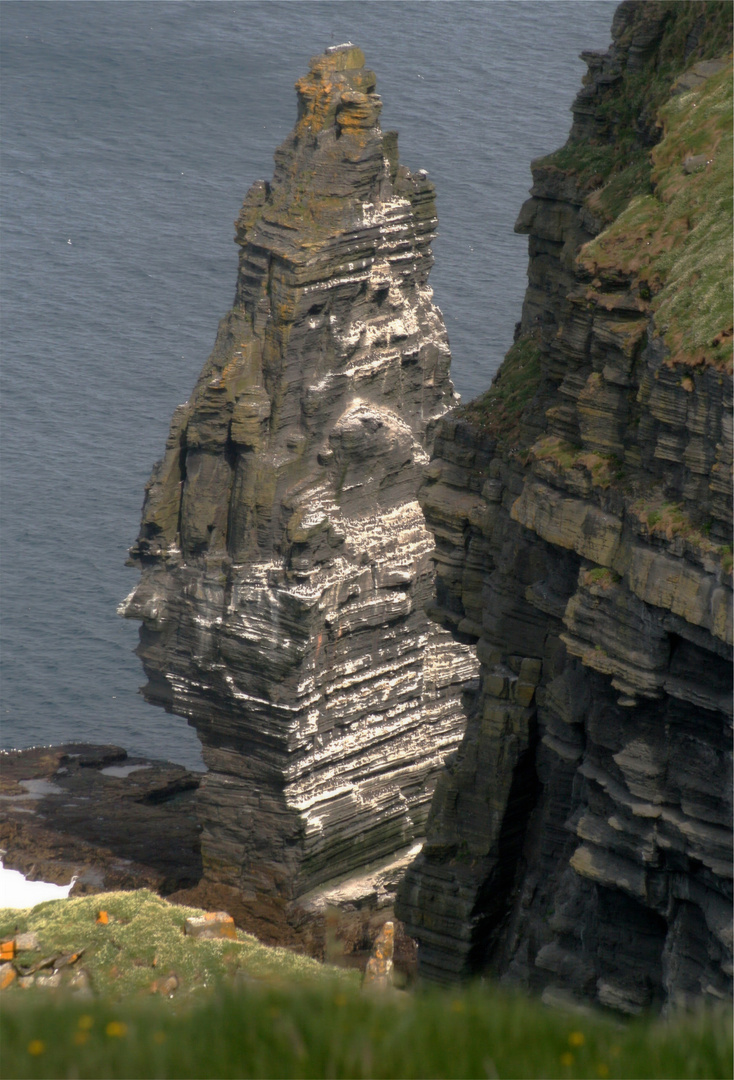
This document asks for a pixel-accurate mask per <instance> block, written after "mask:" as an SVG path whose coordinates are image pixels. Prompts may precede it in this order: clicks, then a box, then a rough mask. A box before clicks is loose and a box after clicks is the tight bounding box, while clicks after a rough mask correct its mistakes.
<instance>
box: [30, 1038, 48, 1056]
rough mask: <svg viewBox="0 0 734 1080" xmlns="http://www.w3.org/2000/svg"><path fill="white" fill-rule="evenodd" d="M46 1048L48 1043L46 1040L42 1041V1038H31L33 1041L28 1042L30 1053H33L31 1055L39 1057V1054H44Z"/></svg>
mask: <svg viewBox="0 0 734 1080" xmlns="http://www.w3.org/2000/svg"><path fill="white" fill-rule="evenodd" d="M45 1049H46V1044H45V1042H42V1040H41V1039H31V1041H30V1042H29V1043H28V1053H29V1054H30V1055H31V1057H38V1055H39V1054H42V1053H43V1051H44V1050H45Z"/></svg>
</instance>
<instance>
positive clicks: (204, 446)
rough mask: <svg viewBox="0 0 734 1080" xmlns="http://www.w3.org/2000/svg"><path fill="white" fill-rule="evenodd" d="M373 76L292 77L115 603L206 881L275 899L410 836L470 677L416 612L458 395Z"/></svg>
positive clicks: (424, 598) (451, 742)
mask: <svg viewBox="0 0 734 1080" xmlns="http://www.w3.org/2000/svg"><path fill="white" fill-rule="evenodd" d="M375 83H376V79H375V75H374V73H373V72H372V71H370V70H369V69H368V68H366V67H365V61H364V55H363V53H362V52H361V50H360V49H358V48H356V47H355V46H354V45H352V44H346V45H339V46H337V47H334V48H330V49H327V51H326V53H325V54H323V55H321V56H318V57H316V58H315V59H313V60H312V61H311V65H310V70H309V73H308V74H307V75H306V76H305V77H303V78H302V79H300V80H299V81H298V82H297V84H296V89H297V93H298V119H297V123H296V126H295V129H294V130H293V132H292V133H291V134H290V135H289V136H288V138H287V139H286V140H285V142H284V143H283V145H282V146H281V147H280V148H279V149H278V150H277V152H276V154H275V175H274V177H273V179H272V181H270V182H269V183H265V182H262V181H259V182H257V183H255V184H254V185H253V187H252V188H251V189H250V191H249V193H248V194H247V197H246V198H245V201H244V205H243V207H242V210H241V212H240V215H239V217H238V219H237V221H236V242H237V243H238V245H239V247H240V256H239V272H238V276H237V289H236V295H235V301H234V306H233V307H232V309H231V311H229V313H228V314H227V315H226V316H225V317H224V319H223V320H222V321H221V323H220V325H219V330H218V333H217V337H216V342H215V345H214V350H213V352H212V354H211V356H210V358H209V360H208V361H207V363H206V364H205V366H204V369H203V371H202V373H201V376H200V378H199V381H198V383H197V384H196V387H195V389H194V391H193V393H192V395H191V398H190V400H189V401H188V402H186V403H185V404H184V405H181V406H180V407H179V408H178V409H177V410H176V412H175V414H174V417H173V421H172V424H171V431H170V436H169V439H168V442H167V444H166V451H165V456H164V458H163V459H162V461H161V462H159V463H158V464H157V465H156V466H155V469H154V471H153V475H152V477H151V479H150V481H149V483H148V485H147V488H146V497H145V504H144V508H143V515H142V527H141V531H140V536H139V538H138V540H137V541H136V543H135V545H134V546H133V548H132V549H131V558H132V560H133V561H134V562H135V563H136V564H138V565H139V566H140V569H141V580H140V583H139V585H138V586H137V588H136V589H135V590H134V592H133V593H132V594H131V595H130V596H129V597H128V599H127V600H126V601H125V602H124V604H123V605H122V606H121V612H122V614H124V615H125V616H127V617H130V618H135V619H140V620H141V622H142V626H141V630H140V646H139V649H138V654H139V656H140V657H141V659H142V661H143V665H144V668H145V672H146V675H147V677H148V679H149V682H148V684H147V686H146V687H145V688H144V694H145V697H146V698H147V700H148V701H151V702H153V703H156V704H159V705H162V706H164V707H165V708H166V709H168V710H170V711H173V712H176V713H179V714H181V715H182V716H185V717H187V718H188V720H189V722H190V723H191V724H192V725H194V727H195V728H196V731H197V733H198V735H199V738H200V739H201V743H202V749H203V756H204V761H205V763H206V765H207V767H208V770H209V771H208V773H207V774H206V776H205V777H204V779H203V782H202V784H201V788H200V791H199V795H198V813H199V818H200V822H201V825H202V829H203V831H202V854H203V863H204V874H205V878H206V880H207V881H208V882H212V883H221V884H224V885H227V886H233V887H235V888H236V889H237V890H239V891H240V893H241V894H242V895H243V896H246V897H250V898H254V899H257V898H258V897H271V898H278V901H279V902H282V903H283V904H288V903H291V902H293V901H294V900H297V899H298V898H299V897H303V896H304V894H306V893H307V892H309V891H312V890H315V889H318V888H324V887H326V886H327V885H328V884H329V883H333V882H335V881H336V880H337V879H338V880H341V881H343V880H344V879H349V878H350V876H354V875H364V874H366V873H368V872H369V871H374V870H375V869H376V868H379V867H380V865H382V864H387V863H391V864H394V863H395V861H396V860H398V861H399V859H400V857H401V856H405V855H407V852H408V851H409V850H410V849H411V848H414V847H415V844H416V842H420V839H421V838H422V836H423V834H424V831H425V821H426V816H427V812H428V806H429V802H430V799H431V796H432V793H433V790H434V787H435V783H436V779H437V775H438V772H439V770H440V768H441V766H442V763H443V761H444V759H445V757H446V756H447V754H448V753H449V752H450V751H452V750H454V749H455V748H456V746H457V744H458V742H459V741H460V738H461V735H462V733H463V729H464V725H465V715H464V712H463V709H462V696H461V695H462V688H463V687H464V686H465V684H467V682H469V681H470V680H471V679H472V678H473V676H474V675H475V665H476V661H475V659H474V656H473V653H472V652H471V651H470V649H469V648H468V646H467V645H465V644H461V643H458V642H456V641H455V640H454V639H453V637H452V635H451V634H450V633H448V632H447V631H446V630H445V629H443V628H441V627H439V626H438V625H437V624H435V623H432V622H430V621H429V620H428V618H427V616H426V613H425V608H426V605H427V604H428V602H429V600H430V599H431V598H432V595H433V591H434V569H433V564H432V561H431V559H430V554H431V551H432V548H433V538H432V536H431V534H430V533H429V532H428V531H427V529H426V526H425V521H424V517H423V512H422V510H421V508H420V506H419V504H418V502H417V497H416V496H417V490H418V486H419V483H420V478H421V473H422V469H423V468H424V466H425V464H426V462H427V461H428V451H429V450H430V444H431V438H432V432H433V429H434V427H435V422H436V421H437V419H438V418H439V417H441V416H442V415H443V414H444V413H445V412H446V411H447V410H448V409H449V408H450V407H452V406H453V405H454V404H455V403H456V400H457V396H456V395H455V393H454V391H453V387H452V384H451V381H450V378H449V363H450V354H449V345H448V340H447V335H446V329H445V326H444V323H443V320H442V317H441V314H440V312H439V310H438V309H437V308H436V307H435V306H434V304H433V303H432V292H431V289H430V287H429V285H428V275H429V271H430V268H431V265H432V261H433V260H432V254H431V248H430V244H431V240H432V238H433V236H434V234H435V229H436V225H437V220H436V209H435V191H434V187H433V185H432V183H431V182H430V181H429V179H428V178H427V175H426V173H425V172H422V171H420V172H417V173H414V174H411V173H410V172H409V171H408V169H407V168H406V167H405V166H404V165H401V164H400V163H399V160H398V149H397V134H396V133H395V132H382V131H381V130H380V127H379V122H378V119H379V114H380V109H381V102H380V98H379V97H378V95H377V94H376V93H375Z"/></svg>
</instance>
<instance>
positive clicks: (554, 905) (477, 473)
mask: <svg viewBox="0 0 734 1080" xmlns="http://www.w3.org/2000/svg"><path fill="white" fill-rule="evenodd" d="M727 23H728V16H727V15H726V12H725V11H724V5H721V8H720V9H719V6H718V5H707V6H702V5H695V4H691V5H686V4H680V5H666V4H655V3H649V4H635V3H625V4H622V5H621V7H620V8H619V9H618V11H617V14H616V15H615V20H614V26H613V39H614V40H613V45H612V47H611V49H610V51H609V52H608V53H606V54H604V55H601V54H589V55H587V56H586V59H587V62H588V63H589V69H590V74H589V76H588V77H587V80H586V82H585V86H584V88H583V90H582V92H581V94H580V95H579V97H578V99H577V101H576V104H575V106H574V126H573V130H572V135H571V139H570V140H569V143H568V144H567V146H566V147H565V148H564V149H563V150H562V151H560V152H559V154H558V155H555V156H554V157H551V158H550V159H546V160H544V161H541V162H538V163H534V166H533V180H534V185H533V189H532V197H531V199H530V200H529V201H528V202H527V203H526V204H525V206H524V207H523V209H522V212H521V214H520V218H519V221H518V226H517V227H518V230H519V231H521V232H526V233H528V234H529V237H530V268H529V285H528V291H527V296H526V300H525V306H524V310H523V319H522V324H521V326H520V328H519V337H518V339H517V340H516V343H515V345H514V346H513V348H512V350H511V351H510V353H509V354H508V357H507V358H506V360H505V363H504V365H503V367H502V368H501V369H500V372H499V374H498V376H497V379H496V380H495V383H494V384H493V387H492V388H491V390H490V391H489V392H488V393H487V394H486V395H485V396H484V397H483V398H480V399H478V400H477V401H476V402H474V403H472V404H470V405H469V406H467V407H462V408H459V409H457V410H456V411H455V412H454V413H452V414H451V415H450V416H449V417H447V418H445V419H444V420H443V421H442V422H441V423H440V425H439V427H438V430H437V435H436V440H435V446H434V452H433V458H432V461H431V463H430V465H429V467H428V470H427V478H426V481H425V484H424V487H423V488H422V491H421V495H420V498H421V503H422V505H423V508H424V510H425V512H426V516H427V520H428V523H429V526H430V528H431V529H432V530H433V532H434V534H435V538H436V550H435V559H436V562H437V592H436V602H435V605H434V607H433V609H432V613H433V615H434V617H435V618H437V619H438V621H439V622H440V623H441V624H442V625H443V626H445V627H447V628H450V629H451V630H452V631H453V632H454V634H455V636H456V637H457V639H459V640H461V641H475V642H476V648H477V653H478V657H479V660H480V662H481V675H480V687H479V691H478V693H477V695H476V698H475V701H474V704H473V706H472V709H471V712H470V716H469V721H468V726H467V730H466V735H465V737H464V740H463V742H462V745H461V747H460V748H459V750H458V752H457V753H456V754H455V755H453V756H452V757H451V758H450V759H449V760H448V762H447V770H446V772H445V774H444V775H443V776H442V778H441V780H440V782H439V785H438V787H437V790H436V794H435V796H434V801H433V805H432V809H431V816H430V819H429V828H428V836H427V840H426V843H425V845H424V848H423V851H422V853H421V854H420V855H419V857H418V859H417V860H416V862H415V863H414V864H413V865H412V866H411V868H410V869H409V871H408V874H407V875H406V878H405V879H404V881H403V884H402V885H401V888H400V891H399V896H398V905H397V912H398V914H399V916H400V918H402V919H403V920H404V921H405V923H406V926H407V929H408V932H409V933H411V934H412V935H413V936H414V937H415V938H417V940H418V942H419V963H420V969H421V971H422V973H423V975H424V976H425V977H427V978H431V979H435V980H439V981H443V982H448V981H452V980H456V979H461V978H466V977H468V976H470V975H474V974H477V973H478V972H482V971H486V970H492V971H494V972H495V973H498V974H500V975H501V976H502V977H503V978H504V979H505V980H507V981H510V982H517V983H519V984H521V985H524V986H526V987H530V988H533V989H535V990H538V991H542V992H543V994H544V996H545V997H546V999H547V1000H559V999H568V998H572V999H576V1000H579V999H585V1000H589V999H592V1000H594V1001H596V1002H597V1003H599V1004H602V1005H605V1006H608V1007H611V1008H614V1009H618V1010H622V1011H626V1012H638V1011H640V1010H642V1009H645V1008H648V1007H650V1006H654V1005H659V1004H661V1003H667V1004H680V1003H687V1002H690V1001H691V1000H693V999H697V998H699V997H701V996H703V997H708V998H710V999H722V998H723V999H725V998H727V997H728V996H729V995H730V994H731V988H732V981H731V980H732V906H731V905H732V857H731V856H732V831H731V825H732V805H731V790H732V789H731V781H732V775H731V745H732V743H731V734H732V730H731V719H732V701H731V687H732V664H731V644H732V603H731V600H732V596H731V585H732V579H731V564H732V560H731V551H732V549H731V455H732V445H731V430H732V418H731V408H732V401H731V379H730V371H731V362H730V355H731V351H730V349H729V350H728V352H727V349H726V346H725V344H724V343H725V342H726V340H728V335H730V330H729V327H730V318H731V304H730V301H729V303H728V304H725V307H724V311H725V314H724V316H722V318H725V319H728V320H729V322H728V323H727V322H723V323H722V324H721V325H719V326H716V327H714V328H713V329H712V330H707V331H706V332H707V333H709V334H710V337H709V338H707V339H706V341H705V342H704V345H703V347H702V348H703V352H701V351H700V350H699V351H698V352H696V349H694V347H693V346H689V345H688V344H687V341H688V339H687V338H686V337H685V334H684V331H685V332H686V333H687V332H688V331H687V329H686V328H685V327H684V325H683V323H682V321H681V319H682V316H679V315H678V314H676V312H677V311H678V309H677V308H676V307H675V306H674V305H675V304H676V303H677V302H678V298H679V294H680V297H681V298H682V299H683V300H687V301H688V307H689V306H690V303H691V297H690V294H686V290H687V289H692V288H694V287H695V282H696V280H697V278H696V277H695V276H694V273H695V274H700V272H701V271H700V268H697V267H696V266H695V264H694V263H693V261H692V255H691V251H692V249H693V245H694V243H695V244H696V245H697V244H699V243H700V245H701V247H700V250H701V251H704V252H707V253H708V254H707V256H706V259H707V260H708V262H707V265H711V264H713V265H714V266H715V267H716V265H717V264H716V259H717V258H718V255H717V254H716V251H717V249H716V242H715V241H716V235H715V225H714V224H712V219H711V217H710V213H709V211H710V207H711V205H712V202H715V198H714V195H713V189H712V185H714V184H715V182H716V172H715V171H716V169H717V168H719V166H720V167H721V168H722V169H728V170H730V169H731V138H730V132H728V127H727V132H728V135H724V134H723V131H724V127H723V125H722V124H720V123H719V121H718V120H717V119H716V117H718V116H719V115H724V114H725V104H721V103H722V102H724V103H725V100H726V98H727V95H728V107H729V108H730V106H731V81H730V80H731V71H730V68H729V70H727V71H721V68H722V65H721V64H711V63H700V62H699V63H698V64H697V65H696V66H694V67H693V73H692V75H689V76H686V77H685V80H684V81H682V84H679V86H678V87H677V89H678V90H679V91H681V93H679V96H678V98H677V99H674V101H676V102H677V103H676V104H675V105H674V106H672V105H671V106H670V107H667V112H666V111H665V110H664V113H663V115H664V117H665V131H661V130H660V128H657V129H656V128H655V124H654V121H655V116H656V114H655V112H654V111H653V110H652V109H651V108H650V105H649V97H648V98H645V97H643V98H642V100H641V101H640V100H639V99H638V100H637V102H636V110H637V111H636V116H635V124H636V127H635V135H634V138H633V140H632V147H633V150H631V151H625V153H629V155H630V157H632V158H634V154H635V153H637V151H638V149H639V148H640V147H641V148H642V150H643V151H644V156H643V158H642V159H640V160H643V162H645V161H646V162H647V174H646V176H648V177H649V176H650V164H649V161H650V159H649V153H650V149H649V144H650V143H651V142H656V141H657V145H656V146H655V149H654V151H653V153H652V183H653V185H654V187H653V189H651V188H650V186H649V184H648V182H647V180H644V182H643V181H642V180H640V178H639V175H638V176H637V177H636V178H635V179H634V183H635V184H636V185H637V186H636V187H632V188H631V189H630V190H629V191H628V192H627V193H626V195H625V198H624V200H623V204H624V205H627V203H628V202H629V196H630V195H632V196H633V197H634V199H633V202H632V203H631V204H630V206H629V210H626V211H625V212H624V214H621V215H620V214H619V212H618V211H617V216H616V218H615V217H614V216H613V214H612V213H611V212H610V211H609V207H610V205H611V200H612V197H615V198H616V197H618V194H619V191H620V190H621V189H622V188H623V187H624V185H625V184H629V183H630V173H629V171H627V172H625V168H626V167H627V163H626V162H625V163H623V164H622V165H619V166H618V167H617V169H616V171H611V172H607V173H606V174H605V175H604V176H602V175H597V176H593V175H592V173H591V172H590V170H589V168H588V156H589V144H590V145H591V147H592V148H594V147H595V142H594V141H595V140H596V143H598V148H594V149H593V153H594V154H596V155H597V162H598V160H601V159H604V158H605V155H606V160H607V163H608V164H610V163H611V160H610V157H609V155H610V154H611V153H616V152H617V151H616V150H615V140H616V145H617V146H618V145H619V143H620V142H621V140H622V137H623V134H624V132H623V130H622V128H621V123H622V122H621V121H619V120H618V119H617V120H615V121H614V122H613V121H612V120H610V117H617V118H618V117H619V116H624V113H625V107H626V106H629V103H630V100H631V95H632V92H633V91H632V90H631V89H630V87H632V88H633V89H634V88H635V87H639V86H640V85H644V86H646V87H648V88H651V87H654V86H655V85H656V83H655V79H656V78H657V74H656V73H659V72H660V71H661V70H664V71H665V73H666V78H667V84H666V86H665V87H664V89H665V95H666V96H667V95H669V93H670V85H671V83H672V82H673V79H674V76H675V70H676V68H675V64H674V63H673V60H675V57H676V56H677V57H678V59H677V64H678V71H680V70H682V69H683V68H684V67H686V66H687V65H693V64H694V63H695V61H696V60H698V59H699V57H700V55H701V54H702V53H703V55H704V57H705V56H706V49H708V55H711V52H713V51H714V50H718V51H719V52H722V53H723V52H726V50H727V48H729V45H728V43H727ZM712 24H713V25H712ZM722 24H723V25H724V31H723V32H722V31H721V26H722ZM728 29H729V31H730V27H728ZM707 35H708V36H707ZM701 41H703V42H707V43H708V44H707V45H706V49H704V48H703V47H700V48H699V47H698V43H699V42H701ZM666 65H667V67H666ZM719 72H721V73H720V74H718V73H719ZM641 73H642V74H641ZM648 92H649V93H652V90H646V91H645V93H648ZM633 100H634V99H633ZM643 106H644V107H643ZM694 109H695V110H697V112H694V111H693V110H694ZM717 110H719V111H717ZM696 116H698V121H697V122H699V132H701V131H709V130H710V134H711V138H710V141H709V142H708V143H707V145H706V146H705V147H702V150H704V151H707V152H706V153H705V160H706V162H707V165H706V166H705V169H704V170H703V171H701V170H699V174H696V172H695V170H691V169H685V168H684V167H683V166H684V160H687V157H686V142H685V133H686V131H687V128H686V126H685V125H686V124H687V123H689V121H690V122H693V121H691V120H690V118H691V117H694V118H695V117H696ZM710 117H714V119H713V120H712V121H711V124H710V127H707V126H706V125H707V124H708V119H706V118H710ZM704 120H705V123H704ZM615 124H616V126H615ZM661 136H663V137H662V141H660V140H661ZM699 140H700V141H705V140H701V139H700V134H699ZM635 148H637V149H635ZM632 166H633V167H635V168H636V167H637V165H636V161H633V162H632ZM595 167H598V166H597V165H595ZM584 170H586V172H585V171H584ZM729 175H730V173H729ZM643 179H644V177H643ZM694 182H695V184H698V183H700V184H701V185H702V186H701V188H700V189H699V188H697V187H695V186H693V185H694ZM729 183H730V181H729ZM615 185H616V191H617V195H615ZM707 185H708V187H707ZM610 188H611V191H610ZM680 199H686V200H687V202H686V207H687V210H686V213H687V214H689V220H688V222H687V226H686V229H685V230H683V231H682V232H681V233H680V237H679V238H677V239H675V240H674V241H673V240H671V239H670V236H669V235H668V234H666V239H665V245H667V246H665V245H664V244H663V243H662V241H661V232H662V226H661V225H660V222H661V221H662V220H663V218H664V216H665V214H666V213H667V208H668V207H676V206H677V203H676V202H675V200H680ZM706 206H708V209H706ZM641 207H642V208H643V209H644V211H645V215H646V216H644V218H643V217H641V216H640V208H641ZM675 212H676V214H677V213H678V211H677V210H676V211H675ZM635 215H636V216H635ZM656 215H657V216H656ZM707 215H709V216H707ZM666 220H667V219H666ZM610 222H611V223H610ZM635 223H636V224H635ZM635 228H638V230H639V231H638V233H637V234H635V233H634V229H635ZM730 229H731V222H730V220H727V225H726V230H725V231H727V230H728V233H729V235H730ZM615 230H616V231H615ZM623 236H624V237H626V239H625V240H624V242H623V241H622V237H623ZM615 237H616V240H615ZM625 245H626V246H625ZM676 245H679V246H678V247H677V248H676ZM648 247H651V248H652V250H653V251H658V250H659V252H661V253H663V252H664V254H660V257H659V259H658V261H657V262H654V261H653V260H651V259H650V257H649V256H648V254H647V248H648ZM641 248H642V249H644V252H645V254H644V258H642V257H640V249H641ZM630 249H634V250H635V251H636V255H635V257H634V258H633V257H632V256H631V255H630ZM696 250H698V248H696ZM676 251H677V252H678V256H679V257H680V258H681V259H683V258H686V259H688V260H691V261H689V264H688V274H689V275H690V277H687V278H686V279H685V281H683V283H682V284H678V285H676V286H675V287H676V289H678V292H676V293H675V294H674V295H673V294H671V289H672V287H673V285H675V282H676V278H675V274H676V265H677V264H676V262H675V259H674V258H672V257H671V259H670V261H669V262H668V263H666V264H665V265H664V266H663V263H662V261H661V260H662V259H663V258H665V259H668V257H669V255H668V253H669V252H673V255H675V253H676ZM730 252H731V242H730V240H729V243H728V245H727V253H726V256H725V257H724V259H725V261H724V262H723V263H722V265H721V267H719V269H718V270H717V272H718V273H719V288H720V289H721V290H723V292H724V295H725V296H726V294H727V290H729V296H730V288H731V271H730V269H727V266H728V265H729V264H728V262H727V260H730ZM701 265H704V264H703V263H702V264H701ZM661 267H662V268H661ZM671 283H673V285H671ZM666 305H667V306H666ZM686 310H687V308H686ZM671 312H672V314H671ZM704 317H705V310H703V309H702V310H701V312H700V315H698V317H697V318H698V320H700V319H703V318H704ZM717 318H718V316H717ZM694 329H695V328H694ZM679 331H680V333H679ZM676 335H678V336H677V337H676ZM717 340H718V343H717ZM696 348H698V346H696Z"/></svg>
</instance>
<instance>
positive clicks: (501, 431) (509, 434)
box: [456, 335, 541, 450]
mask: <svg viewBox="0 0 734 1080" xmlns="http://www.w3.org/2000/svg"><path fill="white" fill-rule="evenodd" d="M540 370H541V369H540V349H539V348H538V343H537V341H536V340H535V338H534V337H532V336H530V335H524V336H523V337H521V338H518V340H517V341H516V342H515V344H514V345H513V346H512V348H511V349H510V351H509V352H508V353H507V355H506V356H505V359H504V361H503V363H502V366H501V367H500V369H499V371H498V372H497V374H496V375H495V377H494V380H493V381H492V385H491V386H490V388H489V390H487V391H485V393H484V394H482V395H480V397H478V398H475V399H474V401H470V402H468V403H467V404H466V405H462V406H460V407H459V409H458V410H457V413H456V415H457V416H460V417H462V419H465V420H468V421H469V423H471V424H473V425H474V426H475V427H476V428H477V429H478V430H479V431H481V432H482V434H485V435H489V436H491V437H492V438H494V439H496V440H497V446H498V449H500V450H510V449H512V447H513V446H514V445H515V444H517V442H518V440H519V438H520V421H521V419H522V415H523V412H524V411H525V408H526V406H527V405H528V404H529V403H530V401H531V400H532V398H533V395H534V394H535V391H536V389H537V385H538V382H539V380H540Z"/></svg>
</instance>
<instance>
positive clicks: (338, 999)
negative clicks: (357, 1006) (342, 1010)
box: [334, 994, 347, 1007]
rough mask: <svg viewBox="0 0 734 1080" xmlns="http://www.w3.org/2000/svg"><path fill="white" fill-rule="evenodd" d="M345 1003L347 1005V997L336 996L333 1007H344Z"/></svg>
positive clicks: (343, 995)
mask: <svg viewBox="0 0 734 1080" xmlns="http://www.w3.org/2000/svg"><path fill="white" fill-rule="evenodd" d="M346 1003H347V995H346V994H337V995H336V997H335V998H334V1004H335V1005H339V1006H340V1007H341V1006H342V1005H346Z"/></svg>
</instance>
